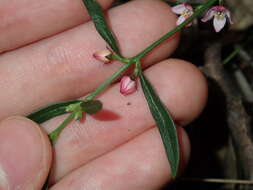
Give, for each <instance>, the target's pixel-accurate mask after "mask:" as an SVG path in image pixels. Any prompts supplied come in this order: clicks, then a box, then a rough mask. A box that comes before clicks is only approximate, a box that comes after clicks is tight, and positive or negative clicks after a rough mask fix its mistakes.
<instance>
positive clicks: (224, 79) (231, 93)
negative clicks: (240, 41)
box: [203, 43, 253, 180]
mask: <svg viewBox="0 0 253 190" xmlns="http://www.w3.org/2000/svg"><path fill="white" fill-rule="evenodd" d="M220 49H221V44H219V43H215V44H213V45H212V46H211V47H209V48H208V50H207V51H206V54H205V59H206V64H205V67H204V69H203V70H204V71H205V73H206V74H207V75H208V76H209V77H210V78H212V79H214V80H215V81H216V82H217V83H218V84H219V86H220V87H221V88H222V90H223V92H224V94H225V96H226V105H227V122H228V126H229V130H230V135H231V138H232V141H233V146H234V151H235V155H236V160H237V166H238V167H237V169H238V174H239V177H240V178H242V179H248V180H253V143H252V137H251V135H250V119H249V116H248V115H247V113H246V111H245V109H244V107H243V105H242V100H241V97H240V95H239V94H238V92H237V91H238V90H237V88H236V87H235V85H234V84H233V83H232V82H231V78H230V77H229V76H228V74H227V73H226V71H225V70H224V68H223V66H222V64H221V59H220V57H221V56H220V52H221V51H220ZM217 122H218V121H217Z"/></svg>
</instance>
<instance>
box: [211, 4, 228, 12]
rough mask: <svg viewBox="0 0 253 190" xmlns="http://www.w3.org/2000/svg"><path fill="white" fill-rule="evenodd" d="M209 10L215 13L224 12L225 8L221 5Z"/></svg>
mask: <svg viewBox="0 0 253 190" xmlns="http://www.w3.org/2000/svg"><path fill="white" fill-rule="evenodd" d="M211 9H212V10H214V11H216V12H224V11H225V10H226V8H225V7H223V6H222V5H217V6H213V7H212V8H211Z"/></svg>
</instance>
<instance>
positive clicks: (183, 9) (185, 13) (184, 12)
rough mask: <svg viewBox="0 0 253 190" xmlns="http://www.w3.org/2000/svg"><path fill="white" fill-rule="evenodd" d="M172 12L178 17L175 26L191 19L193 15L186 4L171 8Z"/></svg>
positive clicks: (190, 8)
mask: <svg viewBox="0 0 253 190" xmlns="http://www.w3.org/2000/svg"><path fill="white" fill-rule="evenodd" d="M172 12H174V13H176V14H178V15H180V16H179V18H178V19H177V25H180V24H182V23H183V22H184V21H185V20H186V19H187V18H189V17H191V16H192V14H193V8H192V6H191V5H189V4H187V3H182V4H179V5H176V6H174V7H172ZM191 25H192V23H189V24H188V25H187V26H191Z"/></svg>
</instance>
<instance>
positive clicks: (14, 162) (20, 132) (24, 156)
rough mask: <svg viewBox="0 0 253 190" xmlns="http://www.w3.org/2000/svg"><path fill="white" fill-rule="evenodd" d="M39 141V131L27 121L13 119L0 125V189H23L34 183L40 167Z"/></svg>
mask: <svg viewBox="0 0 253 190" xmlns="http://www.w3.org/2000/svg"><path fill="white" fill-rule="evenodd" d="M41 141H42V135H41V132H40V130H38V127H37V126H36V124H35V123H33V122H31V121H29V120H27V119H24V118H18V117H15V118H14V117H13V118H9V119H6V120H4V121H2V122H1V123H0V187H1V188H0V189H4V190H5V189H6V190H8V189H24V187H27V184H28V183H31V182H30V181H29V180H34V179H35V177H34V175H36V174H34V173H35V172H36V171H39V170H38V169H37V168H38V167H41V165H42V163H41V162H42V152H43V148H42V146H41ZM38 175H39V174H38Z"/></svg>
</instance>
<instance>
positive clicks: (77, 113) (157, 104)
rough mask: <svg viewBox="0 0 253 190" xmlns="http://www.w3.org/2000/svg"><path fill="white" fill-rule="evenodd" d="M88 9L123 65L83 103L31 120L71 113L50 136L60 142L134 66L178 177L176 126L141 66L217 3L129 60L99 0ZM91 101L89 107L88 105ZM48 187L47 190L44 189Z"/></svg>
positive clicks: (91, 0) (206, 5)
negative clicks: (114, 83)
mask: <svg viewBox="0 0 253 190" xmlns="http://www.w3.org/2000/svg"><path fill="white" fill-rule="evenodd" d="M82 1H83V3H84V5H85V7H86V8H87V10H88V12H89V14H90V16H91V18H92V20H93V22H94V25H95V27H96V29H97V31H98V33H99V34H100V35H101V37H102V38H103V39H104V40H105V41H106V43H107V44H108V45H109V46H110V48H111V49H112V51H113V52H112V55H111V56H108V57H107V58H110V59H112V60H118V61H120V62H122V63H124V65H123V66H122V67H121V68H120V69H119V70H118V71H117V72H115V73H114V74H113V75H112V76H110V77H109V78H108V79H106V80H105V81H104V82H103V83H102V84H100V85H99V86H98V87H97V88H96V89H95V90H94V91H93V92H91V93H90V94H89V95H88V96H87V97H86V98H84V100H73V102H67V103H65V104H59V103H58V104H55V105H50V106H48V107H46V108H43V109H42V110H40V111H38V112H36V113H33V114H30V115H29V116H28V117H29V118H30V119H32V120H34V121H37V122H39V123H42V122H44V121H46V120H48V119H51V118H52V117H55V116H58V115H61V114H65V113H69V115H68V117H67V118H66V119H65V120H64V121H63V122H62V123H61V124H60V125H59V127H58V128H56V129H55V130H54V131H53V132H52V133H50V134H49V137H50V139H51V141H52V143H53V144H54V143H55V142H56V140H57V139H58V137H59V135H60V133H61V131H62V130H63V129H64V128H65V127H66V126H67V125H68V124H69V123H70V122H71V121H72V120H74V119H77V120H80V119H81V117H82V115H83V114H84V113H89V112H87V107H85V106H88V105H89V106H91V107H92V109H94V110H93V111H91V112H90V113H96V112H97V111H99V110H101V109H102V103H101V104H100V103H98V102H97V101H96V100H95V98H96V97H97V96H98V95H99V94H100V93H101V92H103V91H104V90H105V89H106V88H107V87H108V86H109V85H111V84H112V83H113V82H114V81H115V80H116V79H118V78H119V77H120V76H121V75H122V74H123V73H124V72H125V71H126V70H128V69H129V68H130V67H131V66H135V70H134V77H138V76H140V79H141V84H142V88H143V92H144V94H145V97H146V99H147V102H148V105H149V108H150V111H151V113H152V115H153V117H154V120H155V121H156V123H157V125H158V127H159V130H160V134H161V137H162V140H163V143H164V146H165V150H166V153H167V157H168V160H169V162H170V164H171V168H172V176H173V177H175V176H176V175H177V170H178V165H179V145H178V139H177V134H176V127H175V125H174V122H173V119H172V117H171V116H170V114H169V111H168V110H167V108H166V107H165V106H164V105H163V103H162V102H161V100H160V99H159V97H158V96H157V95H156V93H155V91H154V90H153V88H152V86H151V84H150V83H149V82H148V81H147V80H146V78H145V76H144V75H143V73H142V69H141V66H140V63H141V60H142V58H143V57H144V56H146V55H147V54H148V53H150V52H151V51H152V50H154V49H155V48H156V47H157V46H159V45H160V44H161V43H162V42H164V41H165V40H167V39H169V38H171V37H172V36H173V35H175V34H176V33H177V32H179V31H180V30H182V29H183V28H184V27H185V26H187V25H188V24H189V23H191V22H192V21H193V20H194V19H196V18H197V17H198V16H199V15H201V14H202V13H204V11H206V10H207V9H208V8H209V7H211V6H212V5H213V4H214V3H216V2H217V1H218V0H208V1H207V2H206V3H204V4H202V5H200V6H198V7H197V8H196V10H195V12H194V13H193V15H192V16H190V17H189V18H188V19H186V20H185V21H184V22H183V23H182V24H180V25H178V26H176V27H175V28H174V29H173V30H171V31H169V32H168V33H166V34H165V35H164V36H162V37H161V38H160V39H158V40H156V41H155V42H153V43H152V44H151V45H149V46H148V47H147V48H145V49H144V50H143V51H141V52H139V53H138V54H137V55H135V56H133V57H130V58H126V57H123V56H122V55H121V54H120V50H119V49H120V48H119V47H118V44H117V40H116V38H115V37H114V35H113V32H112V30H111V29H110V28H109V26H108V24H107V23H106V19H105V18H104V14H103V11H102V9H101V7H100V5H99V4H98V3H97V2H96V0H82ZM87 102H89V103H88V104H85V103H87ZM45 188H46V187H45Z"/></svg>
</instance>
